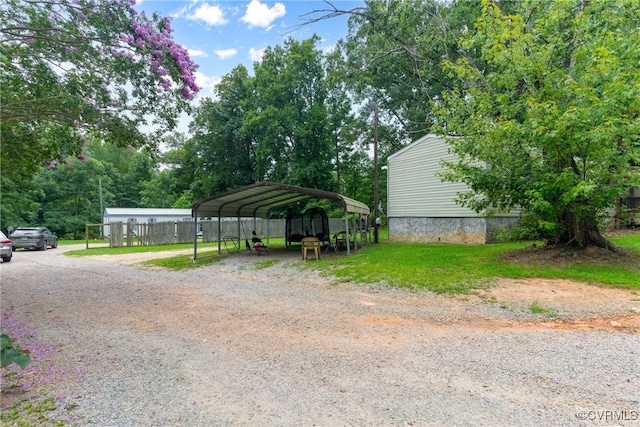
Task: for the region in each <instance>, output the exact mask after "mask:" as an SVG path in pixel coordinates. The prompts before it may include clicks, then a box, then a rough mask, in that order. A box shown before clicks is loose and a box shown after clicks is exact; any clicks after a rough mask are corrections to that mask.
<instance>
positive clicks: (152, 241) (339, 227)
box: [90, 218, 355, 248]
mask: <svg viewBox="0 0 640 427" xmlns="http://www.w3.org/2000/svg"><path fill="white" fill-rule="evenodd" d="M90 225H92V226H105V228H106V229H108V230H109V237H108V238H109V242H110V243H109V244H110V246H111V247H112V248H117V247H123V246H139V245H145V246H146V245H172V244H175V243H193V232H194V225H193V222H191V221H182V222H174V221H166V222H154V223H149V224H134V223H130V222H129V223H124V222H111V223H109V224H102V225H100V224H90ZM107 227H108V228H107ZM353 227H355V224H353V222H352V223H350V224H349V229H350V230H354V228H353ZM285 228H286V220H285V219H270V220H266V219H259V218H256V219H255V220H254V219H241V220H240V223H238V220H235V219H234V220H223V221H222V222H221V223H220V226H219V227H218V221H217V220H213V221H202V222H199V223H198V238H199V239H202V242H217V241H219V240H220V238H221V237H229V236H234V237H239V238H240V240H245V239H251V234H252V232H253V231H255V232H256V234H257V235H258V236H260V237H261V238H266V237H267V236H269V237H272V238H283V237H284V235H285ZM344 229H345V223H344V219H342V218H329V230H330V232H331V234H332V235H333V234H336V233H338V232H339V231H343V230H344Z"/></svg>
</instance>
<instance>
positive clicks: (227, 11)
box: [136, 0, 364, 103]
mask: <svg viewBox="0 0 640 427" xmlns="http://www.w3.org/2000/svg"><path fill="white" fill-rule="evenodd" d="M332 3H333V4H334V5H336V7H338V8H339V9H343V10H349V9H352V8H354V7H357V6H363V4H364V2H363V1H352V0H336V1H333V2H332ZM328 8H329V6H328V5H327V4H326V3H325V2H323V1H312V0H290V1H286V0H284V1H270V0H242V1H241V0H234V1H229V0H227V1H201V0H189V1H183V0H142V1H140V0H138V3H137V4H136V9H137V10H138V11H145V13H146V14H147V15H148V16H150V15H151V13H152V12H157V13H158V14H159V15H160V16H163V17H165V16H169V17H171V18H172V28H173V30H174V32H173V38H174V41H175V42H176V43H179V44H181V45H183V46H184V47H185V48H187V49H188V51H189V53H190V56H191V59H192V60H193V61H194V62H195V63H196V64H198V65H199V68H198V73H197V77H196V83H197V84H198V86H200V87H201V91H200V93H199V94H198V97H203V96H210V97H211V96H212V95H213V94H212V89H213V87H215V85H216V84H217V82H219V81H220V78H221V77H222V76H224V75H225V74H227V73H229V72H230V71H231V70H232V69H233V68H235V67H236V66H238V65H239V64H244V65H245V66H246V67H247V69H248V70H249V72H250V73H252V71H253V64H254V62H256V61H260V59H261V55H262V52H263V51H264V49H265V48H266V47H267V46H276V45H282V44H284V41H285V40H286V39H287V38H289V37H292V38H294V39H296V40H303V39H308V38H309V37H311V36H312V35H313V34H314V33H315V34H317V35H318V36H320V37H321V43H320V44H319V45H318V47H319V48H321V49H323V50H324V49H327V50H329V49H331V48H332V47H333V46H335V43H336V42H337V41H338V40H339V39H341V38H346V35H347V17H346V16H345V17H338V18H332V19H329V20H325V21H322V22H319V23H314V24H312V25H308V26H305V27H303V28H301V29H294V27H296V26H298V25H300V24H301V23H303V22H304V21H303V19H304V18H303V17H302V16H303V15H304V14H307V13H309V12H311V11H313V10H314V9H315V10H319V9H328ZM196 103H197V98H196Z"/></svg>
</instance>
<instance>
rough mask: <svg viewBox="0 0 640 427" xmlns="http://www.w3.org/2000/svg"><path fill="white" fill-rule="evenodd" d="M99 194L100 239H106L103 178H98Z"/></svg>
mask: <svg viewBox="0 0 640 427" xmlns="http://www.w3.org/2000/svg"><path fill="white" fill-rule="evenodd" d="M98 192H99V196H100V238H101V239H104V224H102V222H103V221H102V219H103V218H104V209H103V208H102V177H101V176H100V177H98Z"/></svg>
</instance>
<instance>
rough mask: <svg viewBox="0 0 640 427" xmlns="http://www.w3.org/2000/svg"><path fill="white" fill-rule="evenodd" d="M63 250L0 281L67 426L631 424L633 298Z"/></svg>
mask: <svg viewBox="0 0 640 427" xmlns="http://www.w3.org/2000/svg"><path fill="white" fill-rule="evenodd" d="M66 249H71V247H58V248H57V249H55V250H48V251H45V252H22V251H19V252H16V253H15V254H14V258H13V260H12V261H11V263H3V264H2V265H0V280H1V284H2V289H1V298H2V299H1V308H2V312H3V321H4V322H5V324H4V325H3V328H5V327H6V326H8V325H9V321H10V322H11V323H12V324H13V323H15V324H21V325H27V326H25V327H29V328H32V329H33V331H34V336H35V338H36V339H37V340H38V342H39V343H41V344H42V345H43V346H45V347H47V348H49V349H54V350H53V351H49V352H45V353H46V360H38V359H37V358H35V357H34V363H33V364H32V365H33V366H32V368H33V369H40V371H38V372H42V371H43V370H44V369H45V368H44V365H46V366H48V367H50V370H47V372H48V374H47V375H48V379H47V380H46V381H44V380H43V381H42V382H40V383H39V384H38V387H40V388H41V391H40V392H41V393H50V394H52V395H54V396H56V397H57V398H58V401H59V403H60V405H59V407H60V408H61V409H60V411H61V414H62V412H64V414H63V415H64V416H66V417H69V419H70V421H73V422H75V423H76V424H77V425H89V426H243V425H246V426H406V425H410V426H452V425H460V426H464V425H470V426H477V425H485V426H514V425H518V426H540V425H544V426H555V425H558V426H574V425H575V426H583V425H620V426H637V425H640V333H639V332H640V314H639V313H640V295H638V294H637V293H634V292H631V291H625V290H612V289H604V288H598V287H595V286H589V285H586V284H581V283H575V282H570V281H544V280H535V281H534V280H522V281H507V280H502V281H499V282H498V283H496V284H495V286H493V287H492V288H490V289H488V290H487V291H483V292H479V293H478V294H476V295H470V296H463V297H449V296H438V295H433V294H431V293H415V292H407V291H400V290H393V289H386V288H382V287H365V286H361V285H358V284H344V283H343V284H336V283H333V282H332V281H331V279H330V278H325V277H321V276H320V275H319V274H318V273H317V272H316V271H314V270H313V269H312V268H306V267H308V266H309V263H312V262H313V261H309V262H307V266H306V267H305V266H302V265H301V261H300V259H299V256H298V254H291V253H289V254H287V255H284V254H283V253H279V252H278V251H272V254H271V255H269V259H271V258H277V259H280V261H279V262H278V263H276V264H275V265H273V266H271V267H268V268H264V269H256V268H255V263H256V262H258V261H264V260H265V259H266V258H265V257H256V256H251V257H249V256H247V255H246V254H244V253H243V254H238V255H234V256H230V257H227V258H225V260H224V261H223V262H221V263H219V264H215V265H211V266H203V267H200V268H197V269H194V270H189V271H180V272H175V271H167V270H164V269H160V268H149V267H144V266H141V265H140V264H139V262H140V261H141V260H142V259H143V258H145V257H150V256H151V257H162V256H167V254H158V253H155V254H138V255H126V256H91V257H82V258H73V257H67V256H63V254H62V252H63V251H64V250H66ZM533 301H538V302H539V303H540V305H542V306H544V307H550V308H552V309H553V310H554V313H555V314H556V315H557V318H556V319H551V318H549V317H547V316H546V315H545V314H533V313H531V310H529V308H528V307H529V306H530V304H531V303H532V302H533ZM8 319H9V320H8ZM35 353H37V352H32V355H34V356H35V355H36V354H35ZM45 353H43V354H45ZM47 369H49V368H47ZM34 375H35V374H34ZM16 397H19V396H13V397H12V396H11V395H9V394H3V401H4V403H3V407H4V406H5V405H6V404H8V403H10V402H11V401H12V399H14V398H16Z"/></svg>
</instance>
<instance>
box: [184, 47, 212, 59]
mask: <svg viewBox="0 0 640 427" xmlns="http://www.w3.org/2000/svg"><path fill="white" fill-rule="evenodd" d="M187 52H189V57H190V58H197V57H200V58H206V57H207V56H209V55H208V54H207V52H205V51H204V50H202V49H187Z"/></svg>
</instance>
